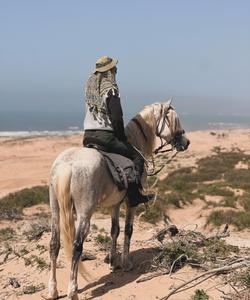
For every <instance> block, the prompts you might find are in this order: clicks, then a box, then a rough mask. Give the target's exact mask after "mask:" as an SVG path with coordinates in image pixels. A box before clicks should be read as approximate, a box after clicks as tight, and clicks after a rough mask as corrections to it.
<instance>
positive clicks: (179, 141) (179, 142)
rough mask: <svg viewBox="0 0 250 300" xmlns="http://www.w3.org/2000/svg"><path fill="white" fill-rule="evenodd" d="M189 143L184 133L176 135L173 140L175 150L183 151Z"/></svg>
mask: <svg viewBox="0 0 250 300" xmlns="http://www.w3.org/2000/svg"><path fill="white" fill-rule="evenodd" d="M189 145H190V140H189V139H188V138H186V137H185V136H184V135H181V136H178V138H176V140H175V144H174V147H175V149H176V150H177V151H185V150H187V148H188V146H189Z"/></svg>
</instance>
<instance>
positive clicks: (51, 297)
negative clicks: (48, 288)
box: [46, 290, 58, 300]
mask: <svg viewBox="0 0 250 300" xmlns="http://www.w3.org/2000/svg"><path fill="white" fill-rule="evenodd" d="M57 298H58V291H57V290H56V291H53V292H49V293H48V297H47V298H46V299H48V300H55V299H57Z"/></svg>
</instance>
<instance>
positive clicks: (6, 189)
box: [0, 129, 250, 197]
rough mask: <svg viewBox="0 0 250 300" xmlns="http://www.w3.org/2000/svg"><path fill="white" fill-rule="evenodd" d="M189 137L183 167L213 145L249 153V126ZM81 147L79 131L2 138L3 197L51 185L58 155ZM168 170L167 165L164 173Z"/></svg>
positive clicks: (0, 188) (182, 156)
mask: <svg viewBox="0 0 250 300" xmlns="http://www.w3.org/2000/svg"><path fill="white" fill-rule="evenodd" d="M214 133H215V134H214ZM187 136H188V138H189V139H190V141H191V144H190V146H189V149H188V151H186V152H183V153H180V154H179V155H178V163H180V164H181V165H182V166H183V165H187V166H188V165H192V164H194V161H195V160H197V159H199V158H200V157H203V156H206V155H208V154H209V153H210V152H211V150H212V149H213V148H214V147H222V148H225V149H227V150H231V149H235V148H239V149H241V150H242V151H246V153H249V152H250V129H232V130H217V131H211V130H205V131H193V132H188V133H187ZM81 146H82V135H80V134H76V135H71V136H42V137H25V138H22V137H19V138H16V137H15V138H7V137H2V138H0V161H1V164H0V197H2V196H4V195H6V194H8V193H10V192H13V191H16V190H19V189H22V188H25V187H31V186H35V185H44V184H48V178H49V171H50V168H51V166H52V163H53V161H54V160H55V159H56V157H57V155H58V154H59V153H60V152H62V151H63V150H66V149H67V148H70V147H81ZM167 171H168V169H167V167H166V168H165V169H164V172H167Z"/></svg>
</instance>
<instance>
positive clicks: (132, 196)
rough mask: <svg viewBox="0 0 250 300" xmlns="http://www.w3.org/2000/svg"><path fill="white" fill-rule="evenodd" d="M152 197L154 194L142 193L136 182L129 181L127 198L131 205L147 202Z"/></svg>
mask: <svg viewBox="0 0 250 300" xmlns="http://www.w3.org/2000/svg"><path fill="white" fill-rule="evenodd" d="M154 197H155V194H149V195H143V194H142V193H141V191H140V188H139V185H138V184H136V183H129V186H128V200H129V205H130V206H131V207H135V206H138V205H139V204H141V203H147V202H148V201H150V200H153V199H154Z"/></svg>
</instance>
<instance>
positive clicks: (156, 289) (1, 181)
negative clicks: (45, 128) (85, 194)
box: [0, 129, 250, 300]
mask: <svg viewBox="0 0 250 300" xmlns="http://www.w3.org/2000/svg"><path fill="white" fill-rule="evenodd" d="M187 135H188V137H189V139H190V140H191V145H190V147H189V149H188V151H186V152H183V153H180V154H179V155H178V156H177V159H176V160H175V162H174V164H175V166H177V167H179V166H192V165H194V164H195V162H196V161H197V160H198V159H199V158H201V157H205V156H207V155H209V154H210V153H211V151H212V149H213V148H214V147H222V148H224V149H228V150H230V149H233V148H240V149H241V150H244V151H246V153H250V129H237V130H223V131H214V132H211V131H196V132H190V133H187ZM81 140H82V137H81V136H80V135H74V136H70V137H39V138H25V139H6V138H0V162H1V163H0V197H2V196H4V195H6V194H8V193H10V192H14V191H17V190H20V189H22V188H25V187H31V186H36V185H43V184H48V175H49V170H50V167H51V165H52V163H53V161H54V159H55V158H56V157H57V155H58V154H59V153H60V152H61V151H63V150H64V149H67V148H69V147H71V146H80V147H81V143H82V141H81ZM168 171H169V170H168V169H167V167H166V168H165V169H164V171H163V174H162V175H161V176H166V174H167V172H168ZM47 211H49V208H48V207H47V206H46V205H43V206H38V207H34V208H30V209H27V210H26V217H25V219H24V220H21V221H18V222H16V223H15V224H14V223H13V222H12V224H9V223H8V222H6V221H0V228H3V227H6V226H12V227H13V228H15V229H16V230H18V231H19V232H23V231H25V230H24V229H25V228H27V227H29V226H30V224H31V223H32V222H34V221H39V220H38V219H37V217H36V213H37V212H47ZM168 214H169V216H170V217H171V219H172V220H173V222H174V223H175V224H176V225H177V226H180V227H185V226H190V227H192V226H193V225H194V224H197V225H198V226H199V230H203V226H204V223H205V216H206V212H205V211H204V210H203V204H202V203H201V201H199V200H197V201H195V202H194V203H193V204H189V205H186V206H185V207H184V208H183V209H170V210H169V211H168ZM123 223H124V220H123V219H122V224H123ZM92 224H95V225H97V227H98V228H99V229H100V228H104V230H105V231H106V232H107V233H108V232H109V231H110V219H109V218H108V217H107V216H103V215H100V214H95V215H94V217H93V219H92ZM161 226H162V224H159V225H157V226H153V225H149V224H147V223H143V222H139V221H138V220H136V222H135V228H134V235H133V238H132V245H131V252H132V253H131V254H132V259H133V260H134V262H135V264H136V266H139V265H140V264H141V263H143V262H145V259H146V258H150V255H151V256H152V253H151V252H150V247H148V246H146V245H145V244H144V241H146V240H148V239H149V238H150V237H152V236H153V234H154V233H155V232H156V231H157V230H159V228H161ZM122 235H123V230H122V232H121V234H120V237H119V244H120V245H122ZM94 236H95V233H94V232H91V233H90V236H89V238H88V240H87V242H86V243H85V249H87V250H91V251H92V252H94V253H95V254H96V255H97V259H96V260H93V261H88V262H86V263H85V265H86V267H87V269H88V270H90V273H91V275H92V277H93V280H92V281H91V283H89V284H88V283H86V281H84V280H83V279H81V278H79V289H80V292H79V298H80V299H103V300H113V299H126V300H132V299H140V300H141V299H146V300H147V299H148V300H151V299H160V298H161V297H163V296H164V295H166V294H167V293H168V292H169V288H170V287H171V286H172V285H173V284H174V285H175V286H176V285H178V284H179V283H181V282H182V280H183V279H186V278H187V277H190V276H194V275H195V274H196V271H194V270H191V269H190V268H188V267H185V268H183V269H182V270H181V271H179V272H177V273H175V274H174V275H173V276H172V277H171V278H170V277H169V276H168V275H165V276H160V277H157V278H154V279H152V280H150V281H147V282H144V283H136V280H137V279H138V278H139V277H140V276H143V275H141V274H139V273H138V272H136V271H132V272H128V273H124V272H121V271H119V272H116V273H111V271H110V270H109V268H108V265H107V264H105V263H104V262H103V259H104V257H105V255H106V252H105V251H102V250H100V249H99V247H98V246H97V245H96V243H95V241H94ZM249 237H250V235H249V232H248V231H244V232H241V233H239V232H232V234H231V236H230V238H228V241H229V242H230V243H232V244H235V245H241V246H248V247H250V238H249ZM49 239H50V234H49V233H45V234H44V235H43V236H42V238H41V239H40V240H39V241H32V242H30V243H28V244H27V242H26V241H25V239H24V237H22V236H21V235H20V241H17V242H15V243H14V244H12V246H14V247H15V248H16V249H19V248H20V247H22V246H24V245H25V246H27V247H28V249H29V251H32V253H33V254H36V255H38V256H41V257H43V258H44V259H45V260H46V261H47V262H49V253H48V250H46V251H44V252H43V253H40V251H39V250H38V249H37V245H38V244H39V245H42V246H44V247H45V248H46V249H48V244H49ZM59 262H60V264H61V267H60V268H58V270H57V271H58V287H59V293H60V295H62V296H63V299H66V292H67V284H68V278H69V264H68V262H67V260H66V258H65V255H64V251H63V250H61V252H60V256H59ZM10 277H16V278H17V279H18V280H19V281H20V283H21V284H22V287H23V286H25V285H26V286H27V285H30V284H33V285H38V284H45V286H46V288H45V289H43V290H42V291H41V292H37V293H35V294H32V295H22V296H18V297H17V296H16V295H15V294H16V292H17V291H18V290H20V289H21V288H22V287H21V288H19V289H16V290H15V289H14V288H13V287H12V286H10V285H9V284H8V279H9V278H10ZM47 281H48V270H43V271H40V270H38V269H37V268H36V267H34V266H33V267H32V266H25V264H24V261H23V260H22V259H18V258H17V257H13V258H12V259H9V260H8V261H7V263H5V264H2V265H0V300H3V299H22V300H24V299H42V298H43V297H45V296H46V292H47V290H46V289H47ZM217 284H220V278H219V277H217V278H214V279H210V280H209V281H206V282H205V283H203V284H201V285H200V286H199V288H204V289H205V290H206V291H207V293H208V294H209V295H210V297H211V299H220V295H221V294H220V292H219V291H218V290H217ZM196 288H197V287H196ZM196 288H193V289H191V290H188V291H186V292H183V293H181V294H178V295H175V296H172V297H171V298H170V299H173V300H185V299H189V298H190V296H191V295H192V294H193V292H194V290H195V289H196Z"/></svg>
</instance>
